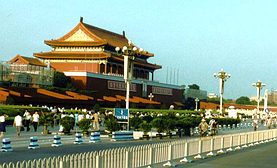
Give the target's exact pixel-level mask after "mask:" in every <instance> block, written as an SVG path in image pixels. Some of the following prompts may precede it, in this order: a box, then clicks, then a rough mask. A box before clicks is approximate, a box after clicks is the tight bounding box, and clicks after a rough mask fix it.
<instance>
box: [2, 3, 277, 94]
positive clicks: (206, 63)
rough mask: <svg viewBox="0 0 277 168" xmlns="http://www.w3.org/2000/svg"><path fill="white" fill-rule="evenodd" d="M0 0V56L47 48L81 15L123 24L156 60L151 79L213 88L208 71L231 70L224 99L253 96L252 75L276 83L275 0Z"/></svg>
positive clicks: (105, 24) (110, 25) (118, 27)
mask: <svg viewBox="0 0 277 168" xmlns="http://www.w3.org/2000/svg"><path fill="white" fill-rule="evenodd" d="M0 3H1V7H0V20H1V24H0V29H1V31H0V44H1V45H0V60H1V61H8V60H10V59H12V58H13V57H15V56H16V55H17V54H20V55H23V56H28V57H31V56H33V53H36V52H41V51H43V52H47V51H50V49H51V48H50V47H49V46H47V45H45V44H44V40H51V39H57V38H60V37H62V36H63V35H65V34H66V33H68V32H69V31H70V30H72V29H73V28H74V27H75V26H76V25H77V24H78V23H79V20H80V17H81V16H82V17H83V18H84V23H88V24H90V25H94V26H97V27H100V28H103V29H106V30H109V31H112V32H116V33H119V34H121V33H122V31H123V30H124V31H125V32H126V36H127V38H128V39H131V40H132V42H133V43H134V44H136V45H137V46H139V47H142V48H143V49H144V50H147V51H149V52H151V53H154V55H155V56H154V57H153V58H150V59H149V60H148V61H149V62H151V63H155V64H158V65H162V66H163V68H162V69H161V70H158V71H156V72H155V74H154V77H155V80H157V81H160V82H163V83H164V82H167V83H172V84H178V85H186V86H187V85H190V84H197V85H199V86H200V89H202V90H207V92H208V93H217V94H218V90H219V81H218V79H215V78H214V77H213V74H214V73H218V72H219V71H220V70H221V68H223V69H224V71H226V72H227V73H230V74H231V78H230V79H228V80H227V82H226V83H225V92H224V98H228V99H237V98H238V97H240V96H248V97H251V96H254V95H256V88H254V87H253V86H252V83H254V82H256V81H258V80H261V81H262V82H263V83H265V84H266V87H265V89H268V90H269V91H271V90H273V89H274V90H275V89H277V80H276V78H275V75H277V73H276V72H277V66H276V65H277V22H276V16H277V10H276V7H277V1H276V0H205V1H204V0H151V1H149V0H132V1H130V0H117V1H115V0H114V1H113V0H101V1H96V0H95V1H92V0H86V1H85V0H79V1H76V0H67V1H58V0H57V1H54V0H39V1H35V0H24V1H19V0H9V1H6V0H0ZM174 72H175V73H174ZM170 74H171V75H170ZM174 74H175V75H174ZM177 78H178V79H177ZM170 79H171V80H170ZM265 89H263V91H264V90H265ZM263 91H262V92H263ZM262 95H263V94H262Z"/></svg>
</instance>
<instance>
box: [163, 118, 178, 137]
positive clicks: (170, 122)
mask: <svg viewBox="0 0 277 168" xmlns="http://www.w3.org/2000/svg"><path fill="white" fill-rule="evenodd" d="M163 120H164V123H165V131H166V132H168V133H170V132H171V131H173V130H174V129H175V128H176V121H175V119H173V118H169V117H163Z"/></svg>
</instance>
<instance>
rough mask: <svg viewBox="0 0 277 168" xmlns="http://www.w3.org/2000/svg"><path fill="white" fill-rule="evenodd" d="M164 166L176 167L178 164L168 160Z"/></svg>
mask: <svg viewBox="0 0 277 168" xmlns="http://www.w3.org/2000/svg"><path fill="white" fill-rule="evenodd" d="M163 166H164V167H176V166H177V165H176V164H175V163H172V162H170V161H168V162H167V163H165V164H163Z"/></svg>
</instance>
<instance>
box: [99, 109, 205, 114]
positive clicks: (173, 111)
mask: <svg viewBox="0 0 277 168" xmlns="http://www.w3.org/2000/svg"><path fill="white" fill-rule="evenodd" d="M100 109H101V110H108V111H113V110H114V108H100ZM129 110H130V113H131V114H136V113H137V112H140V113H149V114H151V113H154V114H163V115H167V114H168V113H175V114H176V113H179V114H180V115H182V114H184V115H192V114H194V115H200V114H204V113H205V111H188V110H167V109H135V108H131V109H129Z"/></svg>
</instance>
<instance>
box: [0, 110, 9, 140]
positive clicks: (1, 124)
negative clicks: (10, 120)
mask: <svg viewBox="0 0 277 168" xmlns="http://www.w3.org/2000/svg"><path fill="white" fill-rule="evenodd" d="M7 117H8V115H7V114H6V113H2V115H1V116H0V132H1V137H3V136H4V132H6V118H7Z"/></svg>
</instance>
